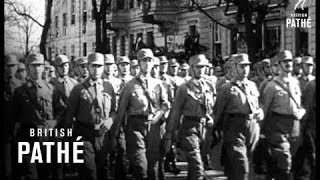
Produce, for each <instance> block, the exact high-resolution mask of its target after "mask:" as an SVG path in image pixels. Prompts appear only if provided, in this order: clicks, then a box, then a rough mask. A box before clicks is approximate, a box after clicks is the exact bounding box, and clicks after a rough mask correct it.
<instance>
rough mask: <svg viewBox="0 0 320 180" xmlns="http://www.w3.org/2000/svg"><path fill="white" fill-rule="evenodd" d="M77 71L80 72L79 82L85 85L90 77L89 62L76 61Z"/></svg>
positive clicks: (81, 59)
mask: <svg viewBox="0 0 320 180" xmlns="http://www.w3.org/2000/svg"><path fill="white" fill-rule="evenodd" d="M76 63H77V67H76V68H77V69H78V72H79V77H78V82H79V83H83V82H84V81H85V80H86V79H87V78H88V77H89V70H88V65H87V64H88V60H87V59H85V58H79V59H77V61H76Z"/></svg>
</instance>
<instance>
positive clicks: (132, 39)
mask: <svg viewBox="0 0 320 180" xmlns="http://www.w3.org/2000/svg"><path fill="white" fill-rule="evenodd" d="M133 50H134V35H133V34H130V35H129V54H131V53H132V51H133Z"/></svg>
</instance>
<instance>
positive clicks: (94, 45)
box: [92, 42, 96, 52]
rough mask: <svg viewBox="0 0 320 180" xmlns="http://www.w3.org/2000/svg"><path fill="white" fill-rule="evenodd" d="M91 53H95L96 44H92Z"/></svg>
mask: <svg viewBox="0 0 320 180" xmlns="http://www.w3.org/2000/svg"><path fill="white" fill-rule="evenodd" d="M92 52H96V42H93V43H92Z"/></svg>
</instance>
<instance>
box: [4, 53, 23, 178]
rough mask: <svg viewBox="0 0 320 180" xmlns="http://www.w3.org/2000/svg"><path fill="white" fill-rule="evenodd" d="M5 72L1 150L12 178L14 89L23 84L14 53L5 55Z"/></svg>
mask: <svg viewBox="0 0 320 180" xmlns="http://www.w3.org/2000/svg"><path fill="white" fill-rule="evenodd" d="M4 60H5V74H4V83H5V84H4V103H5V106H4V112H5V119H4V121H2V122H3V126H2V127H4V131H1V132H3V135H2V136H1V137H2V138H3V141H2V142H4V146H3V149H2V151H1V152H3V154H1V163H3V164H2V167H4V172H3V173H4V176H5V177H6V178H8V179H10V178H12V175H13V174H12V162H13V160H12V159H11V158H12V157H13V156H12V155H11V152H12V148H11V147H12V143H13V127H14V123H13V121H12V119H11V118H10V115H11V114H10V110H11V109H12V108H13V107H12V105H13V92H14V90H15V89H16V88H17V87H19V86H21V82H20V81H19V80H18V79H17V78H16V77H15V74H16V71H17V68H18V63H19V62H18V60H17V57H16V56H14V55H6V56H5V59H4Z"/></svg>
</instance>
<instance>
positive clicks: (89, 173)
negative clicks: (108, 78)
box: [64, 53, 116, 179]
mask: <svg viewBox="0 0 320 180" xmlns="http://www.w3.org/2000/svg"><path fill="white" fill-rule="evenodd" d="M103 66H104V57H103V55H102V54H100V53H91V54H89V55H88V69H89V74H90V75H89V77H88V78H87V79H86V80H85V81H84V82H83V83H81V84H77V85H76V86H75V87H74V88H73V89H72V91H71V93H70V98H69V103H68V108H67V114H66V121H65V124H64V125H65V127H71V126H72V124H73V122H74V121H73V118H75V131H76V133H77V136H82V141H83V142H84V150H83V158H84V164H83V165H81V167H79V173H80V178H83V179H103V178H105V177H104V162H105V156H106V154H107V153H108V152H110V151H111V148H109V147H108V146H110V142H108V140H109V135H108V131H109V129H110V127H111V125H112V123H113V120H114V118H115V115H116V114H115V95H114V91H113V88H112V86H111V84H109V83H107V82H103V80H102V79H101V76H102V73H103V70H104V67H103Z"/></svg>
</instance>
